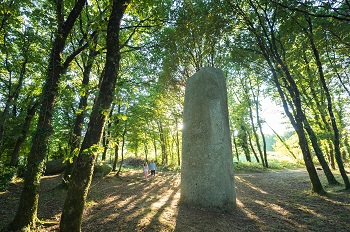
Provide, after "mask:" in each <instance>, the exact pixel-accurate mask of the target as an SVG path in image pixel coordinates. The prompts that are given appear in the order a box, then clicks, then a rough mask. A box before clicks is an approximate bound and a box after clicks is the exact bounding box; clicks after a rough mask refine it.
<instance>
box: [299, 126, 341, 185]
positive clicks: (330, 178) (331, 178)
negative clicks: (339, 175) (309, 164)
mask: <svg viewBox="0 0 350 232" xmlns="http://www.w3.org/2000/svg"><path fill="white" fill-rule="evenodd" d="M304 125H305V130H306V131H307V133H308V135H309V138H310V140H311V144H312V147H313V149H314V151H315V154H316V156H317V158H318V161H319V162H320V164H321V166H322V169H323V172H324V174H325V176H326V177H327V181H328V184H330V185H338V184H339V182H338V181H337V180H336V179H335V177H334V175H333V173H332V171H331V169H330V168H329V166H328V164H327V161H326V159H325V157H324V154H323V152H322V150H321V148H320V146H319V145H318V142H317V136H316V135H315V132H314V131H313V130H312V128H311V127H310V125H309V122H308V121H307V119H304Z"/></svg>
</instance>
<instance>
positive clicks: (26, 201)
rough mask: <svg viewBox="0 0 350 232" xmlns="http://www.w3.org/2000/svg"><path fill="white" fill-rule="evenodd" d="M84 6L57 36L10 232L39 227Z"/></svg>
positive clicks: (82, 1) (79, 3) (81, 0)
mask: <svg viewBox="0 0 350 232" xmlns="http://www.w3.org/2000/svg"><path fill="white" fill-rule="evenodd" d="M85 3H86V0H78V1H77V2H76V4H75V6H74V8H73V9H72V11H71V12H70V14H69V16H68V18H67V20H66V21H65V22H64V23H63V24H61V23H60V24H59V27H58V32H57V36H56V38H55V41H54V43H53V48H52V51H51V54H50V59H49V66H48V70H47V78H46V81H45V84H44V88H43V92H42V95H41V97H42V99H41V106H40V111H39V120H38V124H37V127H36V131H35V134H34V136H33V139H32V147H31V150H30V152H29V156H28V161H27V162H28V164H27V168H26V171H25V175H24V177H25V178H24V186H23V190H22V195H21V198H20V202H19V208H18V210H17V212H16V215H15V218H14V220H13V221H12V222H11V224H10V225H9V229H10V230H14V231H16V230H21V229H22V228H28V227H30V226H32V227H35V224H36V220H37V209H38V199H39V186H40V176H41V174H42V172H43V166H44V161H45V154H46V149H47V143H48V140H49V137H50V135H51V133H52V128H51V120H52V114H53V109H54V103H55V98H56V95H57V93H58V82H59V79H60V74H61V72H62V63H61V53H62V51H63V49H64V47H65V43H66V39H67V37H68V34H69V33H70V31H71V29H72V28H73V25H74V23H75V21H76V19H77V17H78V16H79V14H80V12H81V10H82V9H83V6H84V5H85ZM58 5H59V3H58ZM59 8H60V7H58V9H59Z"/></svg>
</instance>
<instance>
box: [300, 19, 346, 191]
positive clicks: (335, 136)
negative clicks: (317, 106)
mask: <svg viewBox="0 0 350 232" xmlns="http://www.w3.org/2000/svg"><path fill="white" fill-rule="evenodd" d="M306 21H307V22H308V25H309V34H308V35H309V40H310V44H311V47H312V51H313V53H314V56H315V60H316V64H317V68H318V74H319V77H320V81H321V83H322V87H323V90H324V92H325V95H326V99H327V109H328V113H329V117H330V119H331V122H332V128H333V133H334V134H333V144H334V150H335V159H336V161H337V164H338V168H339V171H340V174H341V176H342V178H343V180H344V184H345V189H350V181H349V178H348V176H347V174H346V171H345V168H344V163H343V160H342V158H341V151H340V138H339V130H338V126H337V122H336V120H335V115H334V112H333V106H332V98H331V95H330V93H329V89H328V86H327V83H326V80H325V77H324V73H323V67H322V63H321V59H320V55H319V52H318V49H317V47H316V45H315V41H314V35H313V29H312V28H313V27H312V22H311V19H310V17H306Z"/></svg>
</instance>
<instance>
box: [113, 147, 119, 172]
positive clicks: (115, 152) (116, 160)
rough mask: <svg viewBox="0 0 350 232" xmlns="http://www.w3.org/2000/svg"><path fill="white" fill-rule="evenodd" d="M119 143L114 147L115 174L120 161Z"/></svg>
mask: <svg viewBox="0 0 350 232" xmlns="http://www.w3.org/2000/svg"><path fill="white" fill-rule="evenodd" d="M118 143H119V141H118V140H117V141H116V145H115V147H114V162H113V169H112V170H113V172H115V171H116V170H117V164H118V159H119V144H118Z"/></svg>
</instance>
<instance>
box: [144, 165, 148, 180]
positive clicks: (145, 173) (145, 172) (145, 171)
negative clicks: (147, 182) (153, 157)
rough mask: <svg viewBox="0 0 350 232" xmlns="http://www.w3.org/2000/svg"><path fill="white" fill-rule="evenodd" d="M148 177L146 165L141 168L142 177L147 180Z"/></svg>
mask: <svg viewBox="0 0 350 232" xmlns="http://www.w3.org/2000/svg"><path fill="white" fill-rule="evenodd" d="M147 176H148V165H144V166H143V177H145V178H147Z"/></svg>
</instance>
